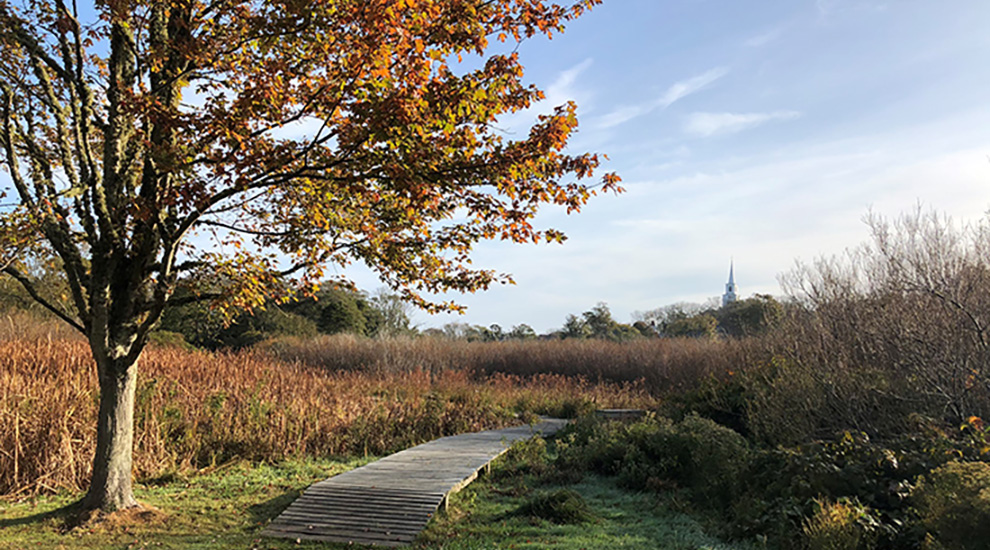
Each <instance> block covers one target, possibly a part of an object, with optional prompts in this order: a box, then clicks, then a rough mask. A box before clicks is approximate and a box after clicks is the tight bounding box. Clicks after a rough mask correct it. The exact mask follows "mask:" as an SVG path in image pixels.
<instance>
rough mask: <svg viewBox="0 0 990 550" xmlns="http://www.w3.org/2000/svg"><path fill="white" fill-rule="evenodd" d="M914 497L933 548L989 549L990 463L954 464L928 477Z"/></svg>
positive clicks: (955, 549) (939, 469) (953, 549)
mask: <svg viewBox="0 0 990 550" xmlns="http://www.w3.org/2000/svg"><path fill="white" fill-rule="evenodd" d="M912 496H913V498H914V502H915V509H916V510H917V512H918V515H919V517H920V523H921V525H922V526H923V527H924V528H925V529H926V530H927V531H928V533H929V535H930V536H929V546H931V547H942V548H946V549H947V550H983V549H986V547H987V544H988V541H990V464H988V463H986V462H950V463H948V464H946V465H944V466H942V467H940V468H937V469H935V470H933V471H932V472H931V473H929V474H927V475H925V476H924V477H923V478H922V479H921V480H920V481H919V483H918V486H917V488H916V490H915V492H914V494H913V495H912ZM931 539H934V541H932V540H931ZM935 541H937V542H935Z"/></svg>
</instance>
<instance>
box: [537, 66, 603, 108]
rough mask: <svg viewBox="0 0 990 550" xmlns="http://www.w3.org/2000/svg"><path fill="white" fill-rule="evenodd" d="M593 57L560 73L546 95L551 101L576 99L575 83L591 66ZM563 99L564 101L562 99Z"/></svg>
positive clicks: (557, 102) (554, 103)
mask: <svg viewBox="0 0 990 550" xmlns="http://www.w3.org/2000/svg"><path fill="white" fill-rule="evenodd" d="M591 63H592V60H591V58H588V59H585V60H584V61H582V62H580V63H578V64H577V65H575V66H573V67H571V68H570V69H567V70H566V71H563V72H561V73H560V75H558V76H557V78H556V79H555V80H554V81H553V83H552V84H550V85H549V86H547V89H546V92H545V93H546V96H547V99H548V100H550V103H552V104H553V105H557V104H559V103H563V102H565V101H567V100H569V99H574V96H575V95H577V94H575V93H574V83H575V82H576V81H577V78H578V76H580V75H581V73H583V72H584V71H586V70H588V67H590V66H591ZM561 100H562V101H561Z"/></svg>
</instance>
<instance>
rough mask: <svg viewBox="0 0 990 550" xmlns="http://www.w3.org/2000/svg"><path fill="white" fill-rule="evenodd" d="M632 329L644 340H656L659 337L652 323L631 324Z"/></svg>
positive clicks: (637, 322) (638, 322) (639, 322)
mask: <svg viewBox="0 0 990 550" xmlns="http://www.w3.org/2000/svg"><path fill="white" fill-rule="evenodd" d="M632 326H633V328H634V329H636V332H638V333H639V335H640V336H642V337H644V338H656V337H657V336H659V335H660V333H659V332H658V331H657V328H656V325H655V324H654V323H647V322H645V321H636V322H635V323H633V325H632Z"/></svg>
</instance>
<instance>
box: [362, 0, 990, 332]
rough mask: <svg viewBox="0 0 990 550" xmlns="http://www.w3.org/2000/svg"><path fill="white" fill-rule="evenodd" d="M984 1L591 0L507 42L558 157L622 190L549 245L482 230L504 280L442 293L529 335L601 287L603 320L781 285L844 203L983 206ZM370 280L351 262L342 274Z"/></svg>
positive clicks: (905, 207)
mask: <svg viewBox="0 0 990 550" xmlns="http://www.w3.org/2000/svg"><path fill="white" fill-rule="evenodd" d="M988 20H990V3H988V2H985V1H965V0H960V1H953V2H932V1H921V0H918V1H915V0H896V1H889V2H871V1H867V0H860V1H855V0H817V1H816V0H803V1H798V0H781V1H771V0H760V1H757V2H738V1H735V0H665V1H658V0H605V2H604V3H603V5H600V6H598V7H596V8H595V9H593V10H592V11H591V12H590V13H588V14H586V15H585V16H583V17H582V18H581V19H579V20H577V21H574V22H572V23H571V24H570V25H569V26H568V28H567V30H566V31H565V33H564V34H563V35H561V36H556V37H554V38H553V39H552V40H545V39H540V40H538V39H532V40H528V41H526V42H524V43H523V44H522V45H521V46H520V47H519V53H520V56H521V60H522V63H523V65H524V66H525V68H526V75H527V80H529V81H530V82H533V83H536V84H537V85H539V86H541V87H543V88H544V89H545V91H546V95H547V99H546V101H544V102H543V103H541V104H540V105H539V106H538V107H537V108H536V109H534V110H533V112H529V113H525V114H523V115H518V116H513V117H511V118H510V119H508V120H506V121H505V125H506V127H507V131H508V132H509V133H510V135H511V133H512V132H520V133H521V132H524V131H525V129H526V128H527V125H526V124H527V122H529V121H530V120H531V119H532V117H534V116H535V115H536V114H538V112H549V111H550V110H551V109H552V106H553V105H556V104H560V103H563V102H565V101H567V100H574V101H576V102H577V104H578V116H579V120H580V127H579V132H578V134H577V135H576V136H575V137H574V139H572V141H571V148H570V150H571V151H572V152H583V151H593V152H598V153H604V154H606V155H608V157H609V161H608V162H607V163H606V169H607V170H608V171H615V172H618V174H619V175H620V176H621V177H622V178H623V186H624V187H625V188H626V190H627V192H626V193H624V194H621V195H618V196H612V195H609V196H603V197H598V198H597V199H594V200H592V201H591V202H590V203H589V204H588V206H587V207H586V208H585V210H584V211H583V212H582V213H580V214H578V215H572V216H566V215H564V214H563V213H561V212H556V211H548V212H546V213H545V214H543V215H541V216H540V217H539V218H537V225H538V226H541V227H554V228H557V229H561V230H563V231H564V232H565V233H567V235H568V237H569V239H568V240H567V242H566V243H564V244H563V245H528V246H527V245H512V244H507V243H502V242H489V243H483V244H481V245H480V246H478V247H477V249H476V253H475V256H474V257H475V265H477V266H482V267H492V268H495V269H497V270H498V271H499V272H508V273H511V274H512V275H513V277H514V279H515V281H516V284H515V285H508V286H500V287H493V288H492V289H490V290H488V291H487V292H484V293H477V294H467V295H460V294H456V295H448V296H449V297H452V298H454V299H455V300H457V301H459V302H460V303H462V304H465V305H466V306H468V310H467V313H466V314H465V315H432V316H431V315H427V314H426V313H417V314H416V315H415V320H416V322H417V323H418V324H419V325H420V326H421V327H423V328H425V327H429V326H440V325H443V324H444V323H447V322H451V321H455V322H464V323H470V324H480V325H485V326H487V325H490V324H492V323H497V324H499V325H501V326H502V327H505V328H509V327H512V326H514V325H517V324H520V323H527V324H529V325H531V326H532V327H534V328H535V329H536V330H537V332H545V331H549V330H553V329H555V328H559V327H560V326H562V325H563V323H564V320H565V318H566V316H567V315H568V314H580V313H581V312H583V311H587V310H589V309H591V308H592V307H594V306H595V305H596V304H597V303H599V302H605V303H606V304H608V306H609V308H610V309H611V311H612V313H613V316H614V318H615V319H617V320H618V321H621V322H630V321H631V320H632V315H633V314H634V312H636V311H646V310H650V309H653V308H657V307H660V306H663V305H666V304H671V303H675V302H682V301H688V302H703V301H705V300H707V299H709V298H711V297H714V296H719V295H721V293H722V292H723V291H724V286H725V283H726V280H727V278H728V271H729V263H730V261H734V264H735V276H736V283H737V284H738V287H739V293H740V295H741V296H743V297H748V296H750V295H752V294H754V293H769V294H774V295H781V294H782V290H781V289H780V286H779V284H778V282H777V277H778V275H780V274H781V273H784V272H787V271H789V270H791V269H793V267H794V266H795V262H796V261H799V260H800V261H805V262H807V261H811V260H814V259H815V258H816V257H819V256H822V255H833V254H836V253H841V252H842V251H843V250H844V249H846V248H850V247H854V246H856V245H858V244H859V243H861V242H864V241H865V240H867V239H868V238H869V232H868V228H867V226H866V225H865V223H864V222H863V218H864V216H865V215H866V214H867V213H868V212H869V211H870V210H872V211H873V212H875V213H878V214H881V215H884V216H888V217H895V216H897V215H898V214H900V213H903V212H907V211H910V210H912V209H913V208H915V207H916V206H917V205H919V204H921V205H923V207H925V208H929V209H935V210H937V211H939V212H942V213H945V214H948V215H950V216H952V217H953V218H954V219H955V220H956V221H958V222H960V223H966V222H975V221H978V220H980V219H981V218H982V217H983V216H984V215H985V213H986V212H987V210H988V207H990V156H988V155H990V106H988V98H990V71H988V70H987V69H988V68H987V59H988V58H990V55H988V54H990V33H988V32H986V24H987V21H988ZM353 275H354V277H355V279H356V280H357V282H358V284H359V286H361V287H363V288H369V289H371V288H375V286H376V285H377V284H378V283H377V282H376V281H375V280H374V276H373V275H371V274H370V273H363V272H360V271H357V272H355V273H353Z"/></svg>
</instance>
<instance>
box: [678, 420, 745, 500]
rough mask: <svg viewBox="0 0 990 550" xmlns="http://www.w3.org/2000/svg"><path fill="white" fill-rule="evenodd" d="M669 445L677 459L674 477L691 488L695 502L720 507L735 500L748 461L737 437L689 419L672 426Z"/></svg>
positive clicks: (715, 427) (706, 421)
mask: <svg viewBox="0 0 990 550" xmlns="http://www.w3.org/2000/svg"><path fill="white" fill-rule="evenodd" d="M671 443H672V447H673V449H672V450H673V452H674V453H675V454H676V456H677V461H676V470H675V471H674V472H673V473H674V477H675V479H677V480H678V481H680V482H682V483H684V484H685V485H687V486H689V487H691V489H692V491H693V492H694V493H695V496H696V497H697V499H698V500H700V501H702V502H704V503H706V504H708V505H711V506H715V507H723V506H727V505H728V504H729V503H730V502H731V501H732V500H733V499H734V498H735V497H736V496H737V494H738V492H739V487H740V481H741V480H742V478H743V474H744V473H745V471H746V469H747V467H748V465H749V460H750V453H749V446H748V444H747V443H746V440H745V439H743V437H742V436H741V435H739V434H738V433H736V432H735V431H733V430H731V429H729V428H726V427H725V426H720V425H718V424H716V423H715V422H713V421H711V420H709V419H707V418H702V417H700V416H697V415H691V416H688V417H687V418H685V419H684V420H682V421H681V422H680V423H678V424H677V425H676V427H675V430H674V438H673V440H672V441H671Z"/></svg>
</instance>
